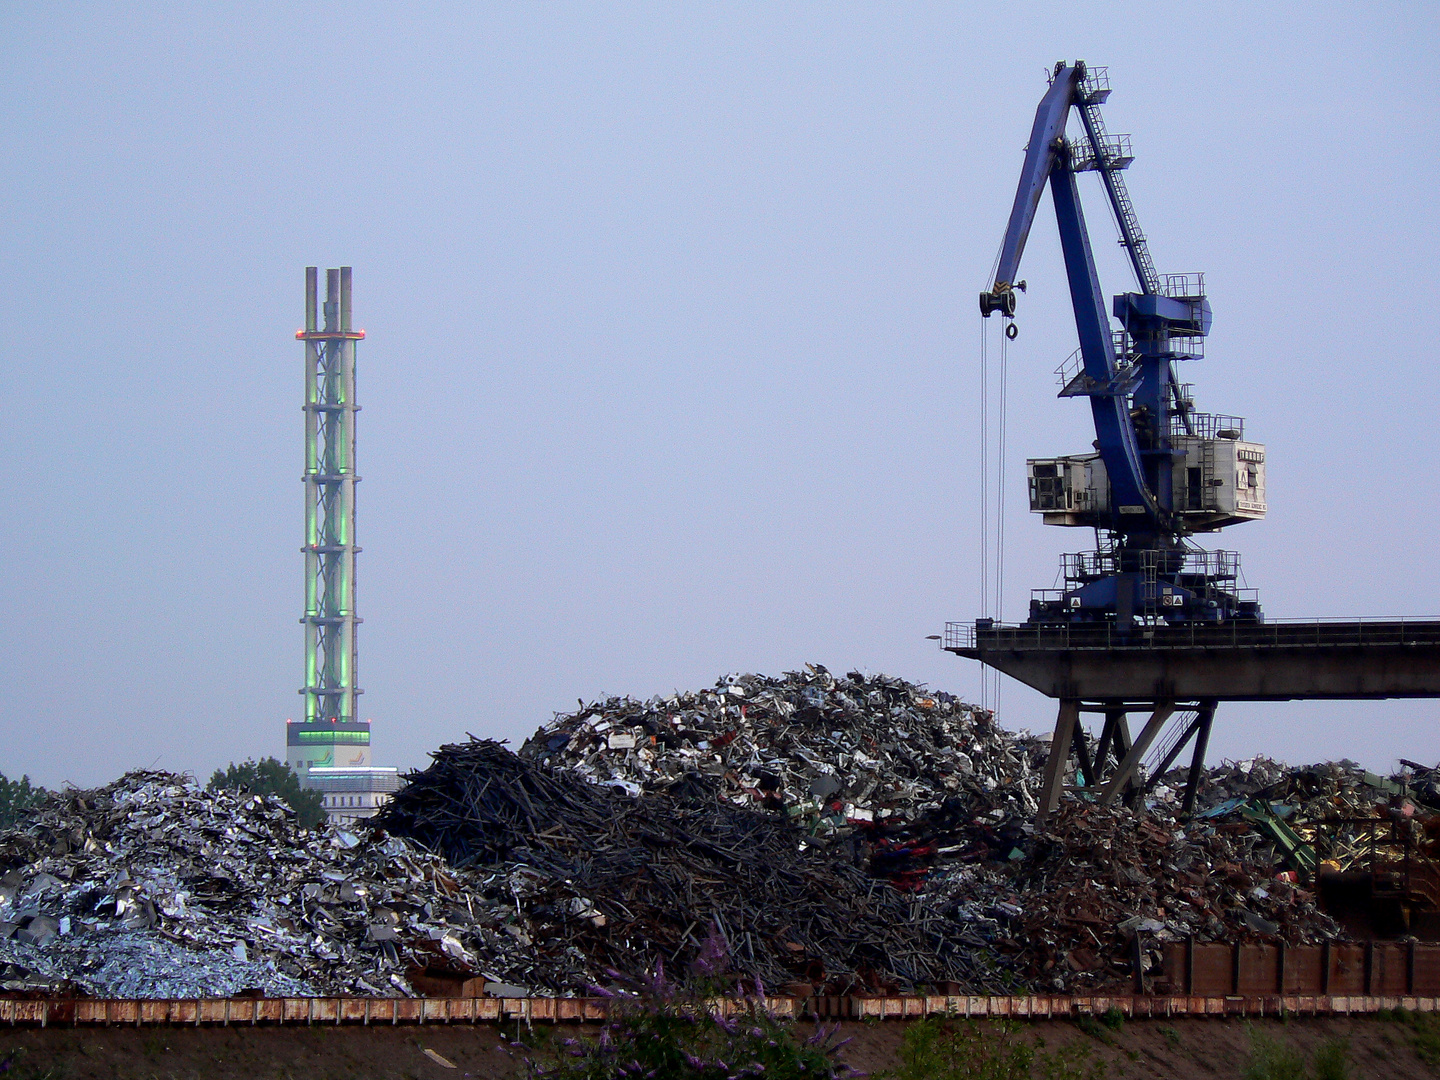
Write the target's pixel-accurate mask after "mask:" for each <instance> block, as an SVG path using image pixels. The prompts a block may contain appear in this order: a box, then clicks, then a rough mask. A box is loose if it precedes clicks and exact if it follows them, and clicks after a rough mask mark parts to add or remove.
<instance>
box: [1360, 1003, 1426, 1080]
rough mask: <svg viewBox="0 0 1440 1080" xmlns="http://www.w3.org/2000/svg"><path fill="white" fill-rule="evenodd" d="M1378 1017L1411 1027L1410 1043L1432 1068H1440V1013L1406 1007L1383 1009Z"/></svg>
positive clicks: (1377, 1014)
mask: <svg viewBox="0 0 1440 1080" xmlns="http://www.w3.org/2000/svg"><path fill="white" fill-rule="evenodd" d="M1375 1015H1376V1017H1377V1018H1379V1019H1383V1020H1389V1021H1392V1022H1394V1023H1397V1024H1404V1025H1405V1027H1406V1028H1407V1029H1409V1034H1410V1044H1411V1045H1412V1046H1414V1047H1415V1052H1416V1053H1417V1054H1419V1055H1420V1059H1421V1060H1422V1061H1424V1062H1425V1064H1426V1065H1429V1066H1430V1067H1431V1068H1440V1015H1437V1014H1435V1013H1420V1012H1406V1011H1405V1010H1404V1009H1393V1010H1392V1009H1382V1010H1381V1011H1380V1012H1378V1013H1376V1014H1375Z"/></svg>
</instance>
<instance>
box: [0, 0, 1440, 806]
mask: <svg viewBox="0 0 1440 1080" xmlns="http://www.w3.org/2000/svg"><path fill="white" fill-rule="evenodd" d="M1437 10H1440V9H1437V8H1436V7H1435V6H1434V5H1433V4H1422V3H1413V4H1384V3H1375V4H1365V5H1350V4H1329V3H1321V4H1316V3H1305V4H1260V5H1256V4H1253V3H1246V4H1239V3H1230V4H1203V5H1202V4H1193V3H1189V4H1115V5H1105V4H1096V3H1085V4H1077V3H1065V4H1025V3H1014V4H960V3H947V4H920V3H912V4H842V3H836V2H833V0H830V2H825V3H818V4H798V3H785V4H744V5H741V4H707V5H698V4H680V3H673V2H672V3H656V4H646V5H641V4H619V3H612V4H596V5H572V4H559V3H544V4H475V3H465V4H455V5H441V4H423V3H422V4H407V5H397V4H370V3H347V4H324V3H321V4H314V3H312V4H293V5H289V4H285V5H282V4H263V3H249V4H219V3H209V4H180V3H175V4H148V5H118V4H82V3H66V4H13V3H12V4H7V5H5V6H4V8H3V11H0V57H3V65H0V71H3V74H0V79H3V82H0V138H3V146H4V155H3V165H0V169H3V172H0V193H3V194H0V235H3V251H0V258H3V264H0V265H3V282H4V288H3V290H0V401H3V403H4V406H5V417H4V422H3V424H0V484H3V492H4V497H3V500H0V734H3V739H0V771H3V772H5V773H6V774H8V775H12V776H13V775H18V774H19V773H22V772H28V773H29V774H30V775H31V776H32V777H35V778H36V779H38V780H41V781H43V782H45V783H47V784H56V783H60V782H63V781H71V782H74V783H77V784H89V783H95V782H101V781H104V780H108V779H110V778H112V777H114V776H116V775H118V774H119V773H120V772H121V771H122V770H124V769H126V768H129V767H134V766H148V765H152V764H154V765H158V766H161V767H166V768H173V769H181V770H193V771H195V772H197V773H199V774H202V775H206V774H208V772H209V771H210V770H211V769H213V768H214V767H215V766H216V765H220V764H223V763H225V762H227V761H230V760H232V759H240V758H244V757H248V756H253V755H257V754H265V753H275V754H277V755H280V754H283V734H284V730H283V723H284V720H285V718H286V717H288V716H294V715H295V714H296V712H297V710H298V708H299V706H300V698H299V695H298V694H297V693H296V688H297V687H298V686H299V685H300V683H301V681H302V679H301V672H302V666H301V663H302V657H301V645H302V639H301V630H300V627H299V625H298V621H297V620H298V617H299V614H300V607H301V596H302V593H301V588H302V558H301V555H300V553H299V547H300V544H301V542H302V538H301V507H302V494H303V493H302V485H301V483H300V472H301V463H302V453H301V450H302V447H301V430H302V416H301V411H300V404H301V399H302V382H301V379H302V375H301V372H302V351H301V348H300V346H299V344H298V343H296V342H295V341H294V339H293V332H294V330H295V328H296V327H297V326H299V325H300V323H301V321H302V318H303V299H304V296H303V280H304V278H303V272H304V269H303V268H304V267H305V266H306V265H307V264H316V265H319V266H321V267H329V266H338V265H341V264H342V263H343V264H349V265H353V266H354V267H355V310H356V319H357V322H358V324H359V325H361V326H363V327H364V328H365V329H366V330H367V332H368V335H369V336H368V337H367V339H366V340H365V342H363V343H362V345H361V346H360V354H359V357H360V383H359V393H360V401H361V403H362V404H363V406H364V411H363V412H362V413H361V414H360V417H359V438H360V450H359V460H360V472H361V474H362V475H363V476H364V483H362V484H361V485H360V495H359V500H360V524H359V534H360V541H361V543H362V545H363V547H364V554H363V555H361V556H360V610H361V614H362V615H363V616H364V618H365V624H364V626H363V627H362V629H361V639H360V640H361V658H360V659H361V669H360V670H361V676H362V678H361V683H362V685H363V687H364V689H365V691H366V694H365V697H364V698H363V699H362V701H363V715H364V716H367V717H372V718H373V719H374V721H375V751H376V757H377V761H379V762H380V763H391V764H400V765H407V766H408V765H417V764H421V763H423V762H424V760H425V757H424V755H425V752H426V751H427V750H428V749H431V748H433V747H435V746H437V745H439V744H440V743H442V742H445V741H449V740H453V739H457V738H463V737H464V735H465V732H467V731H470V732H474V733H476V734H477V735H492V736H497V737H509V738H511V739H519V738H521V737H523V736H524V735H526V734H527V733H528V732H530V731H531V730H533V729H534V727H535V726H536V725H537V724H538V723H540V722H541V721H544V720H546V719H547V718H548V717H549V716H550V714H551V713H552V711H554V710H561V709H567V708H571V707H573V706H574V704H575V702H576V699H577V698H585V699H587V700H588V699H590V698H592V697H594V696H596V695H598V694H601V693H603V692H613V693H630V694H634V695H638V696H646V695H649V694H651V693H654V692H656V691H662V690H670V689H671V688H675V687H696V686H701V685H708V684H709V683H710V682H712V681H713V680H714V679H715V677H716V676H718V675H721V674H723V673H725V672H730V671H756V670H758V671H766V672H778V671H781V670H784V669H787V668H795V667H798V666H799V665H801V664H803V663H805V662H806V661H816V662H820V663H824V664H826V665H829V666H830V667H832V668H835V669H839V670H845V669H849V668H851V667H860V668H863V669H866V670H870V671H885V672H888V673H892V674H895V675H902V676H905V677H906V678H910V679H916V680H922V681H927V682H929V683H930V684H931V685H932V686H935V687H939V688H945V689H950V690H954V691H956V692H959V693H961V694H963V695H965V696H967V697H974V696H975V695H976V694H977V693H978V688H979V682H980V681H979V675H978V669H977V668H976V666H975V665H973V664H971V663H969V662H966V661H961V660H958V659H956V658H954V657H952V656H950V655H948V654H944V653H940V652H938V651H937V650H936V648H935V646H934V644H933V643H932V642H927V641H926V640H924V639H925V635H927V634H931V633H938V632H940V630H941V628H942V626H943V624H944V623H945V621H946V620H947V619H953V620H962V619H964V620H968V619H971V618H973V617H974V616H975V615H976V614H979V613H980V612H979V600H978V593H977V582H978V575H979V571H978V539H977V538H978V523H977V515H978V482H977V479H978V477H977V474H978V410H977V405H976V394H977V388H978V374H977V373H978V323H979V317H978V315H977V313H976V311H975V294H976V293H977V292H978V291H979V289H980V288H981V287H982V286H983V285H984V284H985V278H986V274H987V272H988V270H989V268H990V266H991V262H992V259H993V257H994V252H995V249H996V247H997V245H998V243H999V240H1000V236H1001V233H1002V231H1003V229H1004V224H1005V217H1006V214H1007V213H1008V211H1009V207H1010V202H1011V199H1012V198H1013V196H1014V187H1015V181H1016V178H1017V176H1018V172H1019V168H1020V162H1021V152H1022V147H1023V145H1024V143H1025V140H1026V137H1027V135H1028V132H1029V126H1030V122H1031V117H1032V115H1033V112H1034V109H1035V105H1036V102H1037V101H1038V100H1039V98H1040V96H1041V94H1042V93H1043V92H1044V88H1045V79H1044V75H1045V71H1046V69H1047V68H1048V67H1049V66H1050V65H1051V64H1053V63H1054V62H1055V61H1056V60H1059V59H1066V60H1071V59H1075V58H1077V57H1079V58H1084V59H1086V60H1088V61H1089V62H1090V63H1092V64H1097V65H1102V64H1108V65H1109V68H1110V75H1111V80H1112V83H1113V85H1114V88H1115V91H1114V95H1113V97H1112V98H1111V99H1110V103H1109V104H1108V105H1107V107H1106V110H1105V112H1106V116H1107V119H1108V121H1109V126H1110V129H1111V130H1112V131H1113V132H1130V133H1133V135H1134V148H1135V154H1136V161H1135V164H1134V166H1133V167H1132V169H1131V170H1130V172H1129V174H1128V179H1129V185H1130V192H1131V194H1132V196H1133V198H1134V201H1135V205H1136V208H1137V211H1138V213H1139V215H1140V219H1141V222H1142V225H1143V227H1144V228H1145V230H1146V232H1147V233H1148V234H1149V236H1150V240H1151V246H1152V251H1153V253H1154V257H1155V261H1156V263H1157V265H1158V267H1159V269H1160V270H1161V271H1162V272H1178V271H1191V270H1203V271H1205V272H1206V274H1207V280H1208V284H1209V289H1210V295H1211V299H1212V302H1213V304H1214V308H1215V329H1214V333H1213V334H1212V336H1211V338H1210V347H1209V356H1208V357H1207V358H1206V359H1205V360H1204V361H1202V362H1200V363H1197V364H1194V365H1192V366H1191V367H1190V368H1189V370H1187V371H1186V372H1185V375H1186V377H1187V378H1189V379H1190V380H1192V381H1193V382H1194V383H1195V384H1196V394H1197V399H1198V401H1199V404H1200V406H1201V408H1203V409H1206V410H1208V411H1214V412H1229V413H1238V414H1241V415H1244V416H1245V417H1247V420H1248V427H1247V433H1248V434H1249V435H1250V436H1251V437H1254V438H1256V439H1258V440H1260V441H1262V442H1264V443H1266V444H1267V446H1268V448H1269V499H1270V507H1271V517H1270V519H1269V520H1267V521H1265V522H1263V523H1260V524H1254V525H1247V526H1244V527H1242V528H1239V529H1235V530H1231V531H1230V532H1228V533H1226V534H1224V536H1223V538H1222V539H1221V540H1220V541H1219V542H1220V543H1221V544H1223V546H1225V547H1229V548H1234V549H1238V550H1240V551H1241V552H1243V554H1244V557H1245V560H1246V569H1247V574H1248V579H1249V582H1250V584H1251V585H1253V586H1256V587H1257V588H1258V589H1259V590H1260V594H1261V598H1262V601H1263V602H1264V605H1265V609H1266V611H1267V613H1268V614H1269V615H1270V616H1272V617H1282V618H1289V617H1310V616H1355V615H1387V614H1411V615H1425V614H1428V615H1437V614H1440V584H1437V572H1436V567H1435V551H1436V542H1435V533H1436V528H1437V524H1440V522H1437V510H1436V507H1437V495H1436V488H1437V483H1436V472H1437V464H1436V460H1437V459H1436V454H1435V447H1434V441H1435V431H1436V425H1435V419H1434V416H1435V408H1436V406H1435V386H1436V379H1435V350H1436V345H1435V337H1434V335H1433V334H1431V333H1430V332H1429V331H1427V330H1426V329H1425V326H1426V325H1427V323H1426V320H1427V319H1428V318H1429V316H1427V315H1426V314H1425V312H1427V311H1431V312H1433V311H1434V310H1435V309H1436V307H1437V302H1440V288H1437V257H1436V240H1437V210H1436V205H1437V203H1436V198H1435V174H1436V160H1437V155H1436V145H1437V136H1440V108H1437V102H1440V99H1437V89H1436V82H1435V70H1436V61H1437V59H1440V48H1437V45H1440V36H1437V17H1436V12H1437ZM1083 193H1084V195H1085V197H1086V198H1087V200H1088V206H1089V209H1090V215H1089V216H1090V220H1091V224H1092V230H1093V232H1094V233H1095V235H1096V238H1097V240H1096V243H1097V247H1098V248H1099V249H1101V255H1102V257H1103V267H1102V269H1103V272H1104V275H1105V280H1104V286H1105V289H1106V292H1107V293H1112V292H1118V291H1122V290H1124V289H1126V288H1129V287H1130V282H1129V278H1128V277H1127V276H1126V273H1125V267H1124V265H1123V264H1122V263H1121V262H1120V260H1119V258H1118V248H1116V247H1115V246H1114V245H1112V244H1111V243H1110V238H1111V237H1113V226H1112V224H1111V223H1110V221H1109V218H1108V214H1107V213H1106V212H1105V210H1104V208H1103V203H1102V202H1101V201H1100V199H1099V196H1100V191H1099V187H1098V184H1094V183H1093V180H1089V179H1087V183H1086V184H1085V186H1084V189H1083ZM1023 273H1024V276H1025V277H1026V278H1027V279H1028V280H1029V282H1030V286H1031V287H1030V291H1029V293H1028V295H1026V296H1025V297H1023V298H1022V308H1021V312H1020V325H1021V336H1020V338H1019V340H1018V341H1017V342H1016V344H1015V346H1014V347H1013V349H1012V352H1011V395H1010V409H1009V451H1010V453H1009V466H1010V467H1009V471H1008V473H1007V477H1008V479H1007V484H1008V485H1009V506H1010V508H1011V511H1012V512H1011V513H1010V514H1009V517H1008V520H1007V523H1006V529H1007V531H1008V535H1009V537H1010V540H1011V543H1010V545H1009V554H1008V562H1007V571H1006V582H1007V588H1006V596H1005V604H1006V611H1007V613H1009V614H1012V615H1014V614H1019V613H1020V612H1022V611H1023V609H1024V606H1025V601H1026V599H1027V597H1028V594H1029V590H1030V589H1031V588H1035V587H1049V586H1050V585H1051V584H1052V583H1053V581H1054V578H1055V569H1056V565H1057V555H1058V554H1059V553H1060V552H1062V551H1067V550H1078V549H1079V548H1080V547H1082V546H1084V544H1085V542H1086V541H1087V539H1088V535H1087V534H1083V533H1081V532H1079V531H1074V530H1060V529H1051V528H1045V527H1043V526H1042V525H1041V524H1040V523H1039V521H1038V519H1032V518H1031V516H1030V515H1029V514H1028V513H1026V512H1025V506H1024V496H1023V468H1024V459H1025V457H1027V456H1042V455H1047V454H1056V453H1069V452H1079V451H1082V450H1084V449H1085V448H1086V447H1087V446H1088V444H1089V441H1090V439H1091V438H1093V434H1092V432H1091V431H1090V429H1089V410H1088V409H1087V408H1086V407H1085V406H1084V404H1083V403H1082V402H1078V401H1070V400H1066V401H1061V400H1057V399H1056V398H1055V396H1054V392H1055V387H1054V385H1053V376H1052V375H1051V372H1052V370H1053V369H1054V368H1055V366H1056V365H1057V364H1058V363H1059V362H1060V361H1061V360H1063V359H1064V358H1065V357H1066V356H1067V355H1068V354H1069V353H1070V352H1071V350H1072V349H1073V348H1074V345H1075V341H1074V329H1073V325H1072V323H1071V317H1070V310H1069V302H1068V293H1067V291H1066V289H1065V286H1064V282H1063V278H1062V276H1061V268H1060V263H1059V246H1058V242H1057V241H1056V239H1055V230H1054V221H1053V215H1052V213H1051V211H1050V209H1049V201H1048V199H1047V200H1046V202H1045V204H1044V205H1043V206H1042V209H1041V212H1040V216H1039V218H1038V220H1037V225H1036V228H1035V231H1034V233H1033V234H1032V238H1031V244H1030V249H1029V252H1028V253H1027V258H1026V261H1025V264H1024V267H1023ZM1001 710H1002V719H1003V720H1004V721H1005V722H1007V723H1009V724H1011V725H1014V726H1031V727H1039V726H1044V725H1048V724H1049V723H1051V722H1052V718H1053V706H1052V703H1051V702H1049V701H1047V700H1046V699H1043V698H1041V697H1039V696H1038V695H1035V694H1033V693H1031V692H1030V691H1028V690H1025V689H1023V688H1021V687H1019V686H1018V685H1015V684H1010V685H1009V686H1007V688H1006V689H1005V690H1004V692H1003V695H1002V698H1001ZM1437 719H1440V705H1437V703H1435V702H1412V703H1405V702H1399V703H1382V704H1354V705H1351V704H1341V705H1322V704H1292V705H1283V706H1273V705H1265V706H1247V707H1239V706H1232V707H1224V708H1222V710H1221V713H1220V715H1219V720H1218V723H1217V725H1216V732H1215V737H1214V739H1213V741H1212V754H1213V756H1214V757H1216V758H1218V757H1221V756H1228V757H1240V756H1248V755H1250V754H1253V753H1256V752H1265V753H1269V754H1273V755H1277V756H1281V757H1285V758H1289V759H1292V760H1313V759H1316V758H1322V757H1330V756H1340V755H1343V754H1348V755H1350V756H1352V757H1356V758H1358V759H1360V760H1362V761H1365V762H1366V763H1369V764H1371V765H1372V766H1376V767H1386V768H1388V767H1390V766H1391V765H1392V763H1393V759H1394V758H1395V757H1397V756H1406V757H1414V758H1421V759H1426V760H1434V759H1435V758H1437V757H1440V738H1437Z"/></svg>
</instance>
